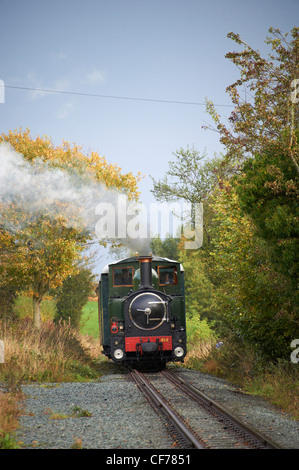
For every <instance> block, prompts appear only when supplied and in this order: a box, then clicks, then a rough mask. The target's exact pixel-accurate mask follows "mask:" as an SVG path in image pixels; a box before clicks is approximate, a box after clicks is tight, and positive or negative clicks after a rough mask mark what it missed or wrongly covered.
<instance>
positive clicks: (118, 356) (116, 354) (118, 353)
mask: <svg viewBox="0 0 299 470" xmlns="http://www.w3.org/2000/svg"><path fill="white" fill-rule="evenodd" d="M113 356H114V357H115V359H118V360H119V359H122V358H123V357H124V352H123V350H122V349H116V350H115V351H114V352H113Z"/></svg>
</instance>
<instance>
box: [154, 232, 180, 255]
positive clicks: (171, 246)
mask: <svg viewBox="0 0 299 470" xmlns="http://www.w3.org/2000/svg"><path fill="white" fill-rule="evenodd" d="M178 241H179V240H178V239H176V238H173V237H171V236H169V237H166V238H165V239H164V240H161V238H160V236H158V237H156V238H152V239H151V250H152V252H153V254H154V255H156V256H162V257H163V258H169V259H173V260H178V259H179V250H178Z"/></svg>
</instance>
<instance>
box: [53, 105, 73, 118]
mask: <svg viewBox="0 0 299 470" xmlns="http://www.w3.org/2000/svg"><path fill="white" fill-rule="evenodd" d="M73 110H74V103H73V102H72V101H68V102H67V103H64V105H63V106H62V107H61V108H60V110H59V111H58V113H57V117H58V119H65V118H67V117H68V116H69V114H70V113H71V112H72V111H73Z"/></svg>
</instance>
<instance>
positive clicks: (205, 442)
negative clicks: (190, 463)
mask: <svg viewBox="0 0 299 470" xmlns="http://www.w3.org/2000/svg"><path fill="white" fill-rule="evenodd" d="M130 375H131V377H132V379H133V380H134V381H135V383H136V384H137V385H138V387H139V388H140V390H141V391H142V393H143V394H144V395H145V396H146V398H147V400H148V401H149V403H150V404H151V405H152V406H153V408H154V409H155V411H156V412H157V413H158V415H159V416H160V417H161V418H162V420H163V422H164V424H165V426H166V427H167V430H168V432H169V433H170V434H171V435H172V437H173V439H174V441H175V442H176V445H177V446H178V447H180V448H186V449H191V448H194V449H209V448H210V449H221V448H222V449H231V448H234V449H236V448H239V449H240V448H246V449H279V448H280V446H279V445H278V444H277V443H275V442H273V441H271V440H270V439H269V438H268V437H265V436H263V435H262V434H260V433H259V432H258V431H256V430H255V429H252V428H251V427H250V426H248V425H247V424H245V423H243V422H242V421H240V420H239V419H238V418H236V417H235V416H233V415H232V414H231V413H230V412H229V411H228V410H226V409H224V408H223V407H222V406H221V405H220V404H218V403H216V402H215V401H214V400H212V399H211V398H209V397H208V396H207V395H205V394H204V393H202V392H201V391H199V390H198V389H197V388H195V387H193V386H192V385H191V384H190V383H189V382H187V381H185V380H183V379H182V378H180V377H179V376H178V375H177V374H175V373H173V372H171V371H169V370H167V369H166V370H165V371H162V372H159V373H141V372H139V371H137V370H131V371H130Z"/></svg>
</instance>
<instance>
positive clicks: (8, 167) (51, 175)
mask: <svg viewBox="0 0 299 470" xmlns="http://www.w3.org/2000/svg"><path fill="white" fill-rule="evenodd" d="M117 194H118V193H117V192H116V191H113V190H107V188H106V187H105V186H104V185H103V184H100V183H95V182H92V181H87V180H86V179H84V177H83V176H81V175H79V174H78V172H75V171H74V170H72V171H65V170H62V169H59V168H54V167H52V166H50V165H49V164H48V163H47V162H44V161H43V160H42V159H38V158H36V159H35V160H34V161H33V162H32V163H30V162H29V161H27V160H25V158H24V157H23V155H22V154H20V153H18V152H16V151H15V150H14V149H12V148H11V147H10V146H9V145H8V144H6V143H2V144H1V145H0V202H2V203H6V204H7V203H8V204H9V203H15V204H16V206H17V207H18V208H19V210H21V211H23V212H24V213H26V218H27V222H28V221H29V222H30V221H31V220H34V219H35V218H36V217H37V216H38V215H41V214H43V215H47V216H49V217H54V218H55V217H57V216H62V217H64V218H65V221H66V224H67V225H68V226H72V227H77V228H79V227H82V228H83V227H84V228H86V229H88V230H90V231H91V232H92V231H94V227H95V223H96V215H95V207H96V206H97V204H99V203H100V202H103V201H109V202H110V203H112V204H113V203H114V202H115V201H116V199H117ZM0 222H1V223H2V224H3V225H4V227H6V228H8V226H9V228H10V229H12V230H13V229H15V230H17V229H18V228H20V224H22V221H20V220H18V221H16V223H15V225H16V226H15V227H14V224H13V223H12V221H11V220H10V221H8V220H6V216H5V214H4V213H3V212H2V214H1V215H0Z"/></svg>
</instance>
